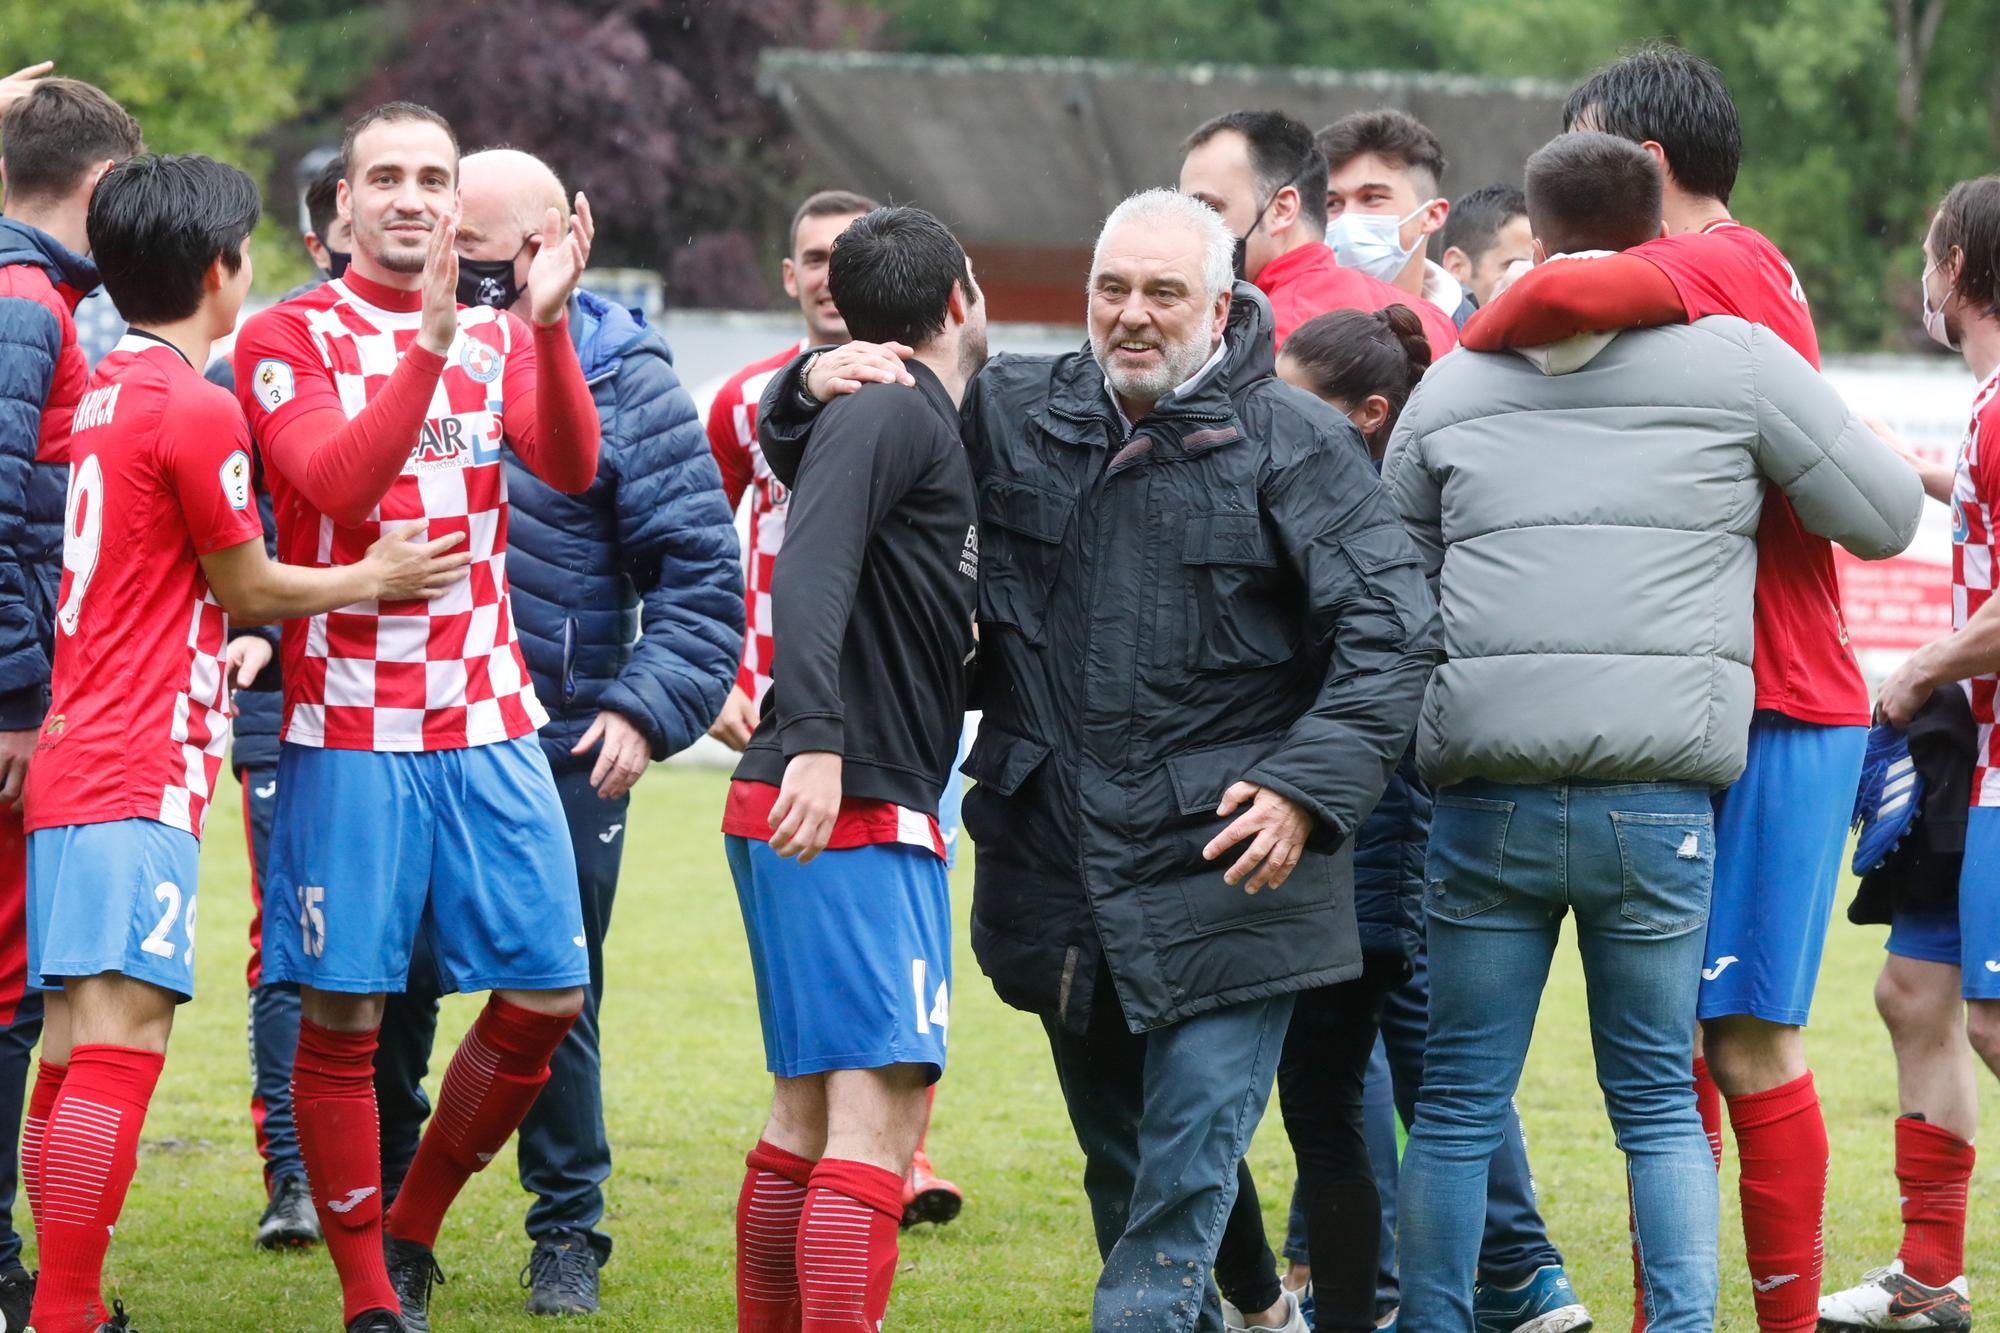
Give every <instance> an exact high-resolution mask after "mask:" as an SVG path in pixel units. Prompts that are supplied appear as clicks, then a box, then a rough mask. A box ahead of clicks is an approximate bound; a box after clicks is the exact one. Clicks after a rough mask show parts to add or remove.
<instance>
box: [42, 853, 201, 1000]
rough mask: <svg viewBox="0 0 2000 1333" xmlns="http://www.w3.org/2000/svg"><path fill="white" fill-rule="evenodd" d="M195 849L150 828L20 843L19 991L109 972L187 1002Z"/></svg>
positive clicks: (190, 990)
mask: <svg viewBox="0 0 2000 1333" xmlns="http://www.w3.org/2000/svg"><path fill="white" fill-rule="evenodd" d="M200 871H201V840H200V839H199V838H197V837H195V836H194V834H192V833H189V832H188V831H187V830H186V829H177V828H174V827H173V826H172V825H170V824H162V823H160V822H159V821H158V820H157V819H115V820H112V821H110V822H108V823H104V824H65V825H63V826H61V827H58V828H43V829H36V830H35V831H34V832H33V833H30V834H29V835H28V984H29V985H30V986H31V987H34V988H35V989H37V990H48V989H51V986H50V983H52V982H53V983H55V984H56V985H60V984H61V982H62V979H63V978H64V977H94V976H97V975H98V974H100V973H103V972H116V973H119V974H120V975H122V976H127V977H131V978H132V979H133V980H135V981H145V982H150V983H151V984H153V985H155V986H158V987H159V988H160V989H161V990H168V991H172V992H173V993H174V994H175V995H178V996H179V997H180V998H181V999H183V1000H190V999H193V998H194V895H195V885H196V882H197V880H198V879H199V877H200Z"/></svg>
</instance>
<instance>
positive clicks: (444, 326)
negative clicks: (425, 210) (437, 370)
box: [417, 211, 458, 356]
mask: <svg viewBox="0 0 2000 1333" xmlns="http://www.w3.org/2000/svg"><path fill="white" fill-rule="evenodd" d="M423 294H424V316H423V323H422V324H421V325H419V326H418V328H417V342H418V344H419V345H420V346H422V347H423V349H424V350H425V351H427V352H434V353H436V354H437V355H439V356H443V355H444V354H445V353H446V352H449V351H450V350H451V340H452V339H453V338H454V337H456V336H458V214H457V212H455V211H454V212H452V213H450V214H447V215H446V216H444V217H441V218H439V219H438V220H437V225H436V226H434V227H432V228H431V248H430V250H429V252H428V253H426V254H425V255H424V280H423Z"/></svg>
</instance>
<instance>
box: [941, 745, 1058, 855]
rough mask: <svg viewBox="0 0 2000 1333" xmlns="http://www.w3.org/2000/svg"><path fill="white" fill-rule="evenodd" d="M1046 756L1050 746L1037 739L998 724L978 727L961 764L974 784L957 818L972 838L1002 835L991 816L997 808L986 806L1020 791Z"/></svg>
mask: <svg viewBox="0 0 2000 1333" xmlns="http://www.w3.org/2000/svg"><path fill="white" fill-rule="evenodd" d="M1048 757H1049V747H1048V746H1046V745H1043V744H1042V743H1041V742H1040V741H1031V740H1028V739H1027V738H1026V737H1023V736H1014V735H1010V734H1009V733H1007V732H1004V731H1001V730H1000V729H999V728H997V727H991V726H982V727H980V728H979V735H978V736H977V737H976V738H974V740H973V742H972V749H971V750H970V751H969V752H967V754H966V756H965V763H964V764H962V765H960V768H961V770H962V771H963V772H964V773H965V776H967V777H969V778H971V779H972V781H973V783H974V784H975V785H974V786H973V787H972V789H971V790H970V791H968V792H966V793H965V798H964V800H963V802H962V803H961V804H960V806H959V818H960V820H961V821H962V822H963V823H964V825H965V831H966V832H967V833H969V834H971V835H972V840H973V841H974V842H984V841H986V840H987V838H988V837H989V836H997V837H1004V836H1005V830H1004V829H1003V828H1002V827H1000V822H999V821H996V819H995V818H994V816H995V814H996V812H995V811H993V810H991V809H990V808H989V805H990V803H991V802H992V801H993V800H994V799H995V798H1000V799H1005V798H1007V797H1011V796H1013V795H1015V794H1016V793H1017V792H1019V791H1020V790H1021V785H1022V784H1023V783H1025V782H1026V781H1027V780H1028V778H1029V777H1030V776H1031V775H1032V774H1033V773H1034V771H1035V770H1036V769H1037V768H1039V767H1041V764H1042V761H1043V760H1044V759H1047V758H1048Z"/></svg>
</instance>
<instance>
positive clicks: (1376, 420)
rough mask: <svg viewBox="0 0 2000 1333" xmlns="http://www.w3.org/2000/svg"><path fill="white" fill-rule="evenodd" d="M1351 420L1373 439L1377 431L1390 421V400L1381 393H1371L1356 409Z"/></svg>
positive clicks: (1358, 428) (1357, 427) (1365, 434)
mask: <svg viewBox="0 0 2000 1333" xmlns="http://www.w3.org/2000/svg"><path fill="white" fill-rule="evenodd" d="M1350 420H1352V421H1353V422H1354V427H1355V429H1356V430H1358V431H1360V432H1361V433H1362V434H1363V435H1364V436H1366V437H1368V438H1369V439H1373V438H1374V437H1375V433H1376V432H1377V431H1379V430H1381V429H1382V427H1383V426H1384V425H1386V424H1387V423H1388V420H1389V400H1388V399H1387V398H1384V397H1383V396H1382V395H1381V394H1379V393H1371V394H1369V395H1368V396H1367V397H1366V398H1363V399H1362V400H1361V403H1360V405H1359V406H1358V407H1356V408H1355V409H1354V415H1353V417H1351V418H1350Z"/></svg>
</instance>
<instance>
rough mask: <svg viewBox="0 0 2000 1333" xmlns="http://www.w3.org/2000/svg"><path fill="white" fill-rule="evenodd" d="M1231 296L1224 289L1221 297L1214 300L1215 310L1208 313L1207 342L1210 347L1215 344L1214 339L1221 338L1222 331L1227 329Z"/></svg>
mask: <svg viewBox="0 0 2000 1333" xmlns="http://www.w3.org/2000/svg"><path fill="white" fill-rule="evenodd" d="M1231 295H1232V293H1231V292H1230V291H1229V290H1228V289H1226V288H1225V289H1224V290H1223V292H1222V293H1221V295H1219V296H1217V297H1216V298H1215V309H1214V310H1213V311H1211V312H1210V314H1209V319H1208V340H1209V343H1210V345H1211V346H1212V345H1213V344H1214V343H1215V340H1216V339H1218V338H1220V337H1221V336H1222V331H1223V330H1224V329H1225V328H1228V327H1229V301H1230V297H1231Z"/></svg>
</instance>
